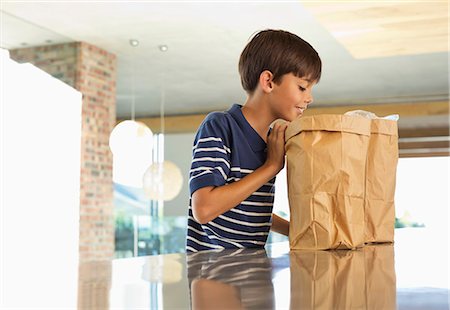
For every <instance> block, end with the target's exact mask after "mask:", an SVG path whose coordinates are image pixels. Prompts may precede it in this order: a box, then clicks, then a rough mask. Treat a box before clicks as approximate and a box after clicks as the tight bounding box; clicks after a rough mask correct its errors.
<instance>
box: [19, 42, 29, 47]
mask: <svg viewBox="0 0 450 310" xmlns="http://www.w3.org/2000/svg"><path fill="white" fill-rule="evenodd" d="M20 45H22V46H27V45H28V43H26V42H22V43H20Z"/></svg>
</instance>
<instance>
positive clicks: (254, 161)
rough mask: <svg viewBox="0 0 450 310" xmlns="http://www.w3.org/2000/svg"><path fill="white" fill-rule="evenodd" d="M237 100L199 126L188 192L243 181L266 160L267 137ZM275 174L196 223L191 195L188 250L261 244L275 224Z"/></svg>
mask: <svg viewBox="0 0 450 310" xmlns="http://www.w3.org/2000/svg"><path fill="white" fill-rule="evenodd" d="M241 108H242V106H240V105H238V104H234V105H233V106H232V107H231V109H230V110H228V111H226V112H213V113H210V114H208V116H207V117H206V118H205V120H204V121H203V123H202V124H201V125H200V128H199V129H198V132H197V135H196V137H195V140H194V147H193V150H192V154H193V159H192V165H191V170H190V172H189V188H190V195H191V197H192V194H193V193H194V192H195V191H196V190H198V189H200V188H202V187H206V186H222V185H225V184H230V183H233V182H236V181H239V180H240V179H242V178H243V177H245V176H246V175H248V174H250V173H252V172H253V171H254V170H256V169H257V168H259V167H260V166H262V164H264V162H265V161H266V156H267V155H266V143H265V142H264V140H263V139H262V138H261V137H260V136H259V135H258V133H257V132H256V131H255V130H254V129H253V128H252V127H251V126H250V124H249V123H248V122H247V120H246V119H245V117H244V115H243V114H242V111H241ZM274 183H275V178H273V179H272V180H270V181H269V182H268V183H266V184H264V185H263V186H262V187H261V188H259V189H258V190H257V191H256V192H254V193H253V194H252V195H250V196H249V197H248V198H247V199H245V200H244V201H243V202H241V203H240V204H239V205H237V206H236V207H234V208H232V209H231V210H229V211H227V212H225V213H223V214H222V215H219V216H218V217H217V218H215V219H213V220H212V221H210V222H209V223H207V224H204V225H202V224H200V223H198V222H197V221H196V220H195V219H194V217H193V213H192V206H191V205H192V199H189V216H188V231H187V242H186V251H187V252H197V251H201V250H213V249H223V248H255V247H263V246H264V245H265V243H266V240H267V237H268V235H269V230H270V226H271V225H272V223H271V221H272V207H273V201H274V192H275V186H274Z"/></svg>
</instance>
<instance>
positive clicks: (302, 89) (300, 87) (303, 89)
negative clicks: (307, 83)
mask: <svg viewBox="0 0 450 310" xmlns="http://www.w3.org/2000/svg"><path fill="white" fill-rule="evenodd" d="M298 88H299V89H300V90H301V91H305V90H306V88H304V87H302V86H300V85H299V86H298Z"/></svg>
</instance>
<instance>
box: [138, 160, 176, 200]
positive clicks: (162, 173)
mask: <svg viewBox="0 0 450 310" xmlns="http://www.w3.org/2000/svg"><path fill="white" fill-rule="evenodd" d="M143 185H144V192H145V195H146V196H147V197H148V198H150V199H152V200H164V201H169V200H172V199H174V198H175V197H176V196H177V195H178V194H179V193H180V191H181V187H182V186H183V175H182V174H181V170H180V168H178V167H177V165H175V164H174V163H173V162H171V161H168V160H165V161H164V162H156V163H153V164H151V165H150V166H149V167H148V168H147V170H146V171H145V173H144V178H143Z"/></svg>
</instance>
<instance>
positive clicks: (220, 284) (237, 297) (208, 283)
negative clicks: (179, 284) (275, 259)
mask: <svg viewBox="0 0 450 310" xmlns="http://www.w3.org/2000/svg"><path fill="white" fill-rule="evenodd" d="M186 260H187V267H188V269H187V270H188V279H189V289H190V299H191V308H192V309H272V308H274V296H273V295H274V291H273V285H272V268H271V263H270V259H269V258H268V257H267V254H266V251H265V250H264V249H237V250H225V252H224V251H209V252H200V253H191V254H188V255H187V259H186Z"/></svg>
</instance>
